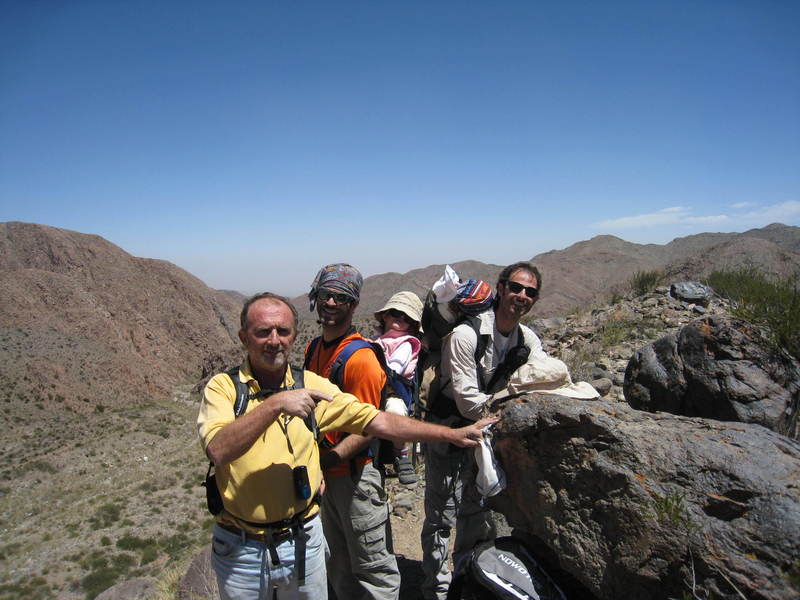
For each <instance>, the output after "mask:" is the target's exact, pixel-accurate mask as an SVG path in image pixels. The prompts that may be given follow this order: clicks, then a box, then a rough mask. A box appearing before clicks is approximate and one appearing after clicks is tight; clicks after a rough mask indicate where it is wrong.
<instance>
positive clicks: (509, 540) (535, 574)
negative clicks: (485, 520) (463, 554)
mask: <svg viewBox="0 0 800 600" xmlns="http://www.w3.org/2000/svg"><path fill="white" fill-rule="evenodd" d="M494 599H499V600H567V598H566V596H565V595H564V592H562V591H561V589H560V588H559V587H558V585H556V583H555V582H554V581H553V579H552V578H551V577H550V576H549V575H548V574H547V573H546V572H545V570H544V569H542V567H541V566H540V565H539V563H538V562H536V559H534V558H533V556H531V554H530V552H528V550H527V549H526V548H525V546H524V545H523V544H522V542H521V541H519V540H518V539H516V538H514V537H500V538H497V539H496V540H492V541H489V542H483V543H481V544H478V545H477V546H475V548H474V549H473V550H472V553H471V554H470V555H469V556H468V557H467V558H466V559H465V560H464V562H463V563H462V565H461V567H460V568H459V573H458V574H457V575H456V576H455V577H454V578H453V581H452V583H451V584H450V588H449V589H448V591H447V600H494Z"/></svg>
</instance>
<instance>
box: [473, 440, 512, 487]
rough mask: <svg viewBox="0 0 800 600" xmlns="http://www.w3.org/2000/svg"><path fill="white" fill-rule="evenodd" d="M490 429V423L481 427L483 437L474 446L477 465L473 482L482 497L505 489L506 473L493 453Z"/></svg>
mask: <svg viewBox="0 0 800 600" xmlns="http://www.w3.org/2000/svg"><path fill="white" fill-rule="evenodd" d="M490 429H491V425H488V426H486V427H485V428H484V429H483V439H482V440H481V442H480V445H479V446H477V447H476V448H475V462H476V463H477V465H478V474H477V475H476V477H475V484H476V486H477V488H478V492H479V493H480V495H481V496H483V497H484V498H488V497H490V496H496V495H497V494H499V493H500V492H502V491H503V490H504V489H506V474H505V472H504V471H503V468H502V467H501V466H500V464H499V463H498V462H497V457H496V456H495V455H494V449H493V448H492V441H491V434H490V433H489V430H490Z"/></svg>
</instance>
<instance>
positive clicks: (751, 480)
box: [492, 396, 800, 600]
mask: <svg viewBox="0 0 800 600" xmlns="http://www.w3.org/2000/svg"><path fill="white" fill-rule="evenodd" d="M495 435H496V437H495V448H496V452H497V454H498V456H499V457H500V460H501V461H502V464H503V466H504V468H505V469H506V472H507V476H508V489H507V490H506V491H505V492H503V493H502V494H501V495H500V496H497V497H496V498H494V499H492V505H493V507H494V508H496V509H497V510H500V511H501V512H503V513H504V514H505V515H506V517H507V518H508V520H509V522H510V523H511V524H512V525H513V526H515V527H516V528H518V529H520V530H522V531H524V532H525V534H527V535H528V536H530V537H531V538H532V539H536V540H538V541H539V542H540V543H542V544H544V545H546V546H547V548H549V550H550V551H551V556H553V557H555V558H556V559H557V561H558V566H559V567H560V568H561V569H563V570H564V571H566V572H567V573H568V574H570V575H571V576H572V577H574V578H575V579H576V580H577V581H579V582H580V583H581V584H582V585H583V586H584V587H585V589H587V590H589V592H590V593H591V594H592V595H593V596H594V597H596V598H601V599H608V600H611V599H618V598H636V599H637V600H651V599H652V600H655V599H667V598H682V597H692V598H748V599H764V600H766V599H769V600H789V599H795V598H797V597H798V594H800V589H798V588H796V587H792V583H791V582H792V581H793V582H794V585H798V583H797V582H798V570H800V562H798V556H800V479H799V478H798V476H799V475H800V443H798V442H796V441H794V440H790V439H789V438H786V437H784V436H781V435H780V434H777V433H775V432H772V431H769V430H767V429H764V428H763V427H759V426H756V425H748V424H732V423H719V422H716V421H711V420H705V419H691V418H686V417H681V416H675V415H669V414H664V413H659V414H655V415H653V414H649V413H645V412H641V411H637V410H634V409H632V408H630V407H628V406H626V405H625V404H621V403H612V402H607V401H603V400H600V401H595V402H581V401H574V400H565V399H563V398H557V397H554V396H545V397H539V398H537V399H535V400H533V399H530V400H523V401H521V402H517V403H514V404H510V405H509V406H507V407H506V408H505V409H504V411H503V414H502V421H501V422H500V423H499V424H498V426H497V432H496V434H495Z"/></svg>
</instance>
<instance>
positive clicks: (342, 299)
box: [317, 290, 353, 304]
mask: <svg viewBox="0 0 800 600" xmlns="http://www.w3.org/2000/svg"><path fill="white" fill-rule="evenodd" d="M317 298H318V299H319V301H320V302H322V303H323V304H325V303H326V302H327V301H328V300H330V299H331V298H333V302H334V303H335V304H349V303H350V302H352V301H353V299H352V298H351V297H350V296H348V295H347V294H339V293H336V292H329V291H327V290H320V291H319V292H318V293H317Z"/></svg>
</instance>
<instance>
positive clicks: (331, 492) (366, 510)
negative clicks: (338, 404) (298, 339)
mask: <svg viewBox="0 0 800 600" xmlns="http://www.w3.org/2000/svg"><path fill="white" fill-rule="evenodd" d="M362 283H363V279H362V277H361V273H360V272H359V271H358V269H356V268H355V267H353V266H352V265H349V264H346V263H335V264H331V265H327V266H325V267H323V268H322V269H320V271H319V273H317V276H316V278H315V279H314V282H313V283H312V285H311V291H310V292H309V294H308V297H309V300H310V305H311V306H310V308H311V310H312V311H313V310H314V309H315V308H316V311H317V316H318V322H319V323H320V325H322V336H321V337H319V338H316V339H315V340H312V341H311V343H309V345H308V348H307V349H306V359H305V368H306V369H308V370H310V371H313V372H314V373H316V374H318V375H321V376H322V377H325V378H330V377H331V368H332V366H333V364H334V362H335V361H336V359H337V357H338V356H339V354H340V353H341V352H342V351H344V350H345V348H347V346H348V345H349V344H350V343H352V342H354V341H357V340H364V339H365V338H363V337H362V336H361V335H360V334H358V333H357V332H356V330H355V328H354V327H353V313H354V312H355V309H356V307H357V306H358V300H359V297H360V294H361V285H362ZM335 383H337V385H338V386H339V387H340V388H341V389H342V391H343V392H346V393H348V394H352V395H354V396H355V397H356V398H358V399H359V400H361V401H362V402H366V403H367V404H372V405H373V406H375V407H376V408H380V404H381V394H382V391H383V387H384V385H385V384H386V374H385V372H384V370H383V367H382V366H381V365H380V363H379V362H378V359H377V358H376V356H375V353H374V351H373V350H372V349H371V348H369V347H365V348H360V349H358V350H356V351H355V352H353V354H352V355H351V356H350V357H349V358H348V359H347V361H346V363H345V364H344V368H343V369H342V370H341V381H336V382H335ZM370 440H371V438H369V437H365V436H361V435H354V434H344V433H340V432H332V433H329V434H327V435H326V436H325V438H324V439H323V440H322V441H321V443H320V462H321V464H322V468H323V472H324V475H325V484H326V488H325V494H324V495H323V497H322V524H323V528H324V530H325V538H326V540H327V541H328V545H329V547H330V557H329V558H328V579H329V581H330V583H331V586H332V587H333V590H334V591H335V593H336V597H337V598H338V599H339V600H362V599H364V600H366V599H369V598H373V599H377V600H396V599H397V598H398V597H399V595H400V571H399V569H398V567H397V560H396V559H395V556H394V554H393V551H392V545H391V544H392V539H391V524H390V521H389V504H388V497H387V494H386V491H385V490H384V487H383V484H384V480H383V473H382V472H381V471H380V470H379V469H378V468H377V467H376V466H375V465H374V464H373V462H372V457H371V455H370V452H369V443H370Z"/></svg>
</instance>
